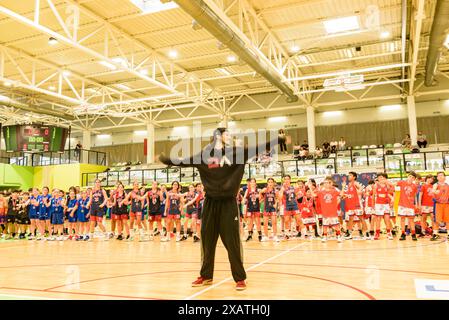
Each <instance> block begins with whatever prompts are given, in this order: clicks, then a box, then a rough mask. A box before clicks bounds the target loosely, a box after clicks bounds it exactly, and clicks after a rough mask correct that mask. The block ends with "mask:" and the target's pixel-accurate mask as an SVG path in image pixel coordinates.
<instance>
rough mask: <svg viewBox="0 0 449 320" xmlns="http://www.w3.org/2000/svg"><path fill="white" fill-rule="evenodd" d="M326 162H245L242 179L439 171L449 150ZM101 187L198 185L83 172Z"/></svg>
mask: <svg viewBox="0 0 449 320" xmlns="http://www.w3.org/2000/svg"><path fill="white" fill-rule="evenodd" d="M331 156H332V157H329V158H325V159H322V158H321V159H306V160H296V159H292V160H284V161H278V162H270V163H248V164H247V165H246V166H245V173H244V176H243V178H244V179H245V180H246V179H247V178H256V179H266V178H268V177H274V178H281V177H282V176H284V175H286V174H290V175H291V176H298V177H306V176H314V175H331V174H334V173H341V172H347V171H351V170H354V171H356V172H357V171H360V170H363V171H367V170H368V171H372V172H378V171H384V172H387V173H404V172H406V171H410V170H414V171H440V170H445V169H446V168H449V151H432V152H421V153H402V152H401V153H394V154H385V150H384V149H383V148H375V149H359V150H347V151H340V152H338V153H337V154H333V155H331ZM97 178H98V179H100V180H101V181H102V185H104V186H113V185H115V183H116V182H117V181H118V180H120V181H121V182H123V183H124V184H125V185H130V184H132V183H133V182H134V181H138V182H139V183H141V184H143V185H147V184H150V183H151V182H152V181H153V180H156V181H158V182H160V183H169V182H172V181H174V180H177V181H180V182H181V183H191V182H199V181H200V178H199V173H198V171H197V170H196V169H194V168H179V167H173V168H160V169H139V170H127V171H108V172H98V173H85V174H83V177H82V185H83V186H88V185H92V184H93V183H94V181H95V179H97Z"/></svg>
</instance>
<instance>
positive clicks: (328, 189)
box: [313, 177, 343, 242]
mask: <svg viewBox="0 0 449 320" xmlns="http://www.w3.org/2000/svg"><path fill="white" fill-rule="evenodd" d="M333 184H334V182H333V180H332V178H330V177H327V178H326V179H325V180H324V181H323V187H322V188H320V189H319V190H318V191H317V192H316V193H315V194H313V196H314V197H316V198H317V200H318V202H319V203H320V206H321V210H322V214H323V237H322V238H321V241H322V242H326V241H327V233H328V230H329V228H333V229H334V230H335V232H336V234H337V241H338V242H342V241H343V238H342V237H341V233H340V221H339V220H338V206H339V205H340V191H339V190H338V189H336V188H335V187H334V185H333Z"/></svg>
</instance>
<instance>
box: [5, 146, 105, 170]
mask: <svg viewBox="0 0 449 320" xmlns="http://www.w3.org/2000/svg"><path fill="white" fill-rule="evenodd" d="M106 160H107V159H106V153H105V152H98V151H92V150H85V149H79V150H76V149H72V150H65V151H64V152H39V153H23V152H20V153H18V152H16V153H12V154H11V157H10V160H9V163H10V164H14V165H19V166H33V167H35V166H50V165H60V164H72V163H88V164H96V165H104V166H105V165H107V162H106Z"/></svg>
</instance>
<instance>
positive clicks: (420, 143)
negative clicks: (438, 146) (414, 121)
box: [418, 131, 427, 148]
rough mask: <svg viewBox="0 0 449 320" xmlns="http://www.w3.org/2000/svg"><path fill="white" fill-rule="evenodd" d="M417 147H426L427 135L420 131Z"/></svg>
mask: <svg viewBox="0 0 449 320" xmlns="http://www.w3.org/2000/svg"><path fill="white" fill-rule="evenodd" d="M418 147H420V148H426V147H427V137H426V135H425V134H423V133H422V131H419V132H418Z"/></svg>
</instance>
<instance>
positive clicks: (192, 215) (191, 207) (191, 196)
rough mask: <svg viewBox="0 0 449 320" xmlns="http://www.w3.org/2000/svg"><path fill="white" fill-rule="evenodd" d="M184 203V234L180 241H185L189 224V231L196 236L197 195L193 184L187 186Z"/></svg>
mask: <svg viewBox="0 0 449 320" xmlns="http://www.w3.org/2000/svg"><path fill="white" fill-rule="evenodd" d="M183 196H184V202H185V203H186V204H185V207H186V217H185V222H184V234H183V235H182V240H187V228H188V226H189V222H190V229H191V230H192V232H193V233H195V234H196V225H195V223H194V222H196V221H195V220H196V218H197V216H198V207H197V204H198V201H197V200H198V193H197V192H196V190H195V186H194V185H193V184H191V185H189V191H188V192H186V193H184V195H183Z"/></svg>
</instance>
